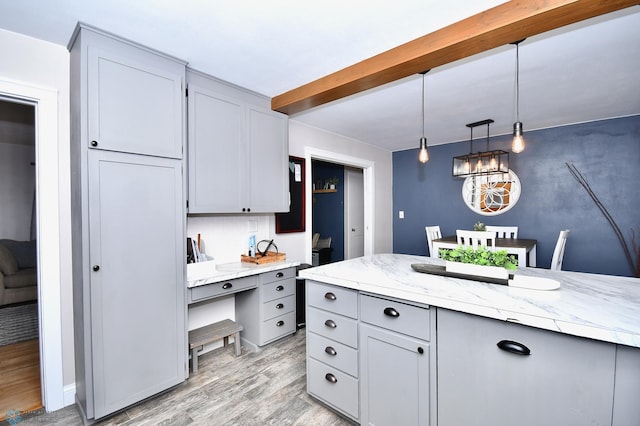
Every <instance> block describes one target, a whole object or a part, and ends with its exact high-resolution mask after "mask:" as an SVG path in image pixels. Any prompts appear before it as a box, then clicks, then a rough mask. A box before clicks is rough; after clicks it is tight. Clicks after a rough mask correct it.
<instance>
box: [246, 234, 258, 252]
mask: <svg viewBox="0 0 640 426" xmlns="http://www.w3.org/2000/svg"><path fill="white" fill-rule="evenodd" d="M248 254H249V256H250V257H254V256H255V255H256V236H255V235H251V236H249V252H248Z"/></svg>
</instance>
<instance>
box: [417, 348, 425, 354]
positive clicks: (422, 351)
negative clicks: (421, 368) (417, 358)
mask: <svg viewBox="0 0 640 426" xmlns="http://www.w3.org/2000/svg"><path fill="white" fill-rule="evenodd" d="M418 353H419V354H420V355H422V354H423V353H424V349H422V346H418Z"/></svg>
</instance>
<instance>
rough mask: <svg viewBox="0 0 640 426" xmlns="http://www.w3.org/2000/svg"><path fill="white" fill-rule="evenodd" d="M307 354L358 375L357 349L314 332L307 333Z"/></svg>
mask: <svg viewBox="0 0 640 426" xmlns="http://www.w3.org/2000/svg"><path fill="white" fill-rule="evenodd" d="M307 355H308V356H310V357H312V358H315V359H317V360H318V361H322V362H324V363H325V364H327V365H330V366H331V367H335V368H337V369H338V370H341V371H343V372H345V373H347V374H350V375H351V376H353V377H358V351H357V350H356V349H353V348H350V347H349V346H346V345H343V344H342V343H338V342H334V341H333V340H330V339H327V338H326V337H322V336H320V335H318V334H315V333H307Z"/></svg>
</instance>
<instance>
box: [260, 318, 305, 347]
mask: <svg viewBox="0 0 640 426" xmlns="http://www.w3.org/2000/svg"><path fill="white" fill-rule="evenodd" d="M295 331H296V313H295V312H290V313H288V314H285V315H281V316H279V317H275V318H272V319H270V320H267V321H264V322H263V323H262V324H260V336H261V337H262V338H261V340H262V342H263V344H264V343H268V342H270V341H272V340H275V339H278V338H280V337H282V336H286V335H287V334H293V333H294V332H295Z"/></svg>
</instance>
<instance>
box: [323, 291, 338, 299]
mask: <svg viewBox="0 0 640 426" xmlns="http://www.w3.org/2000/svg"><path fill="white" fill-rule="evenodd" d="M324 298H325V299H327V300H336V299H337V297H336V295H335V294H333V293H331V292H328V293H325V294H324Z"/></svg>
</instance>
